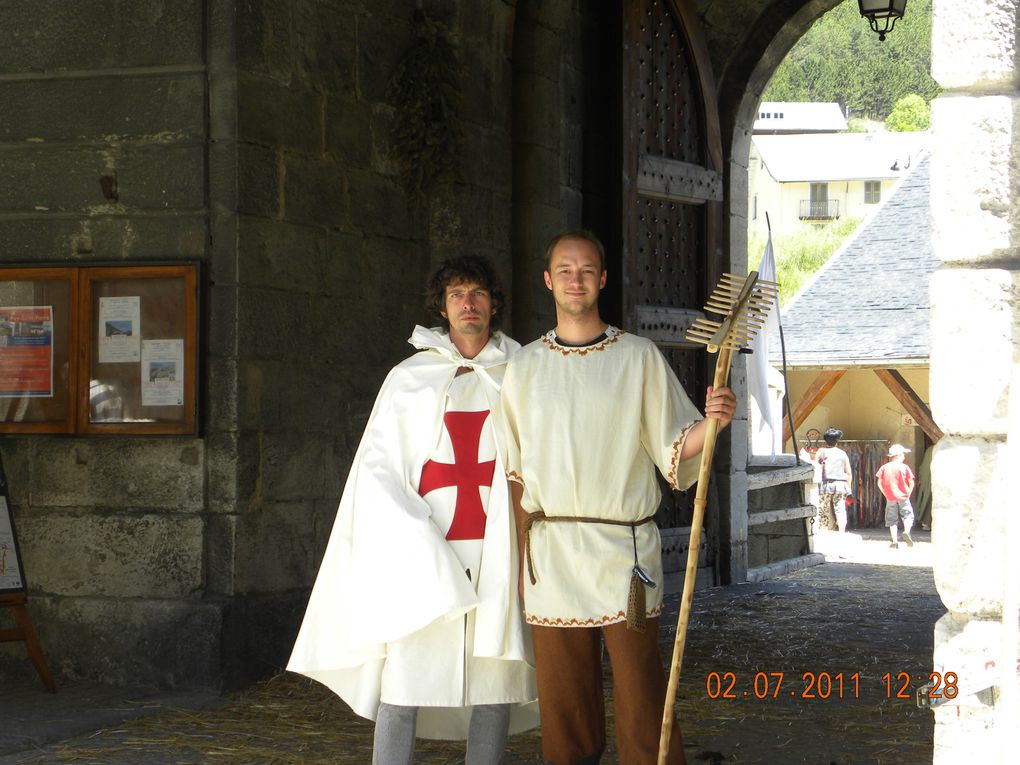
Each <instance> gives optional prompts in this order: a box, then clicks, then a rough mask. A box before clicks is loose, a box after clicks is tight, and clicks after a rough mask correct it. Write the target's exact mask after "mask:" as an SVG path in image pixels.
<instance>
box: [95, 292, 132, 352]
mask: <svg viewBox="0 0 1020 765" xmlns="http://www.w3.org/2000/svg"><path fill="white" fill-rule="evenodd" d="M140 306H141V298H139V297H138V296H134V297H101V298H99V363H100V364H117V363H121V362H125V361H138V360H139V352H138V348H139V343H140V341H141V339H142V322H141V318H140V317H141V312H140Z"/></svg>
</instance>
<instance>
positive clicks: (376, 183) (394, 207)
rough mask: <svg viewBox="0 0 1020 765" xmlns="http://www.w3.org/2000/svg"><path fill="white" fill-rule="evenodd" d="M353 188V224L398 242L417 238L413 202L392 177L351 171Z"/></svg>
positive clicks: (350, 177) (351, 204)
mask: <svg viewBox="0 0 1020 765" xmlns="http://www.w3.org/2000/svg"><path fill="white" fill-rule="evenodd" d="M347 179H348V182H349V184H350V188H351V189H354V190H355V191H356V193H354V194H350V193H349V192H348V193H349V204H350V224H351V226H353V227H354V228H355V229H356V230H358V231H361V232H363V233H366V234H382V235H384V236H389V237H395V238H398V239H410V238H411V237H412V236H413V235H414V226H413V221H412V219H411V208H410V201H409V200H408V199H407V196H406V195H405V194H404V191H403V189H402V188H401V187H400V185H399V184H398V183H397V182H396V181H395V180H393V179H392V178H389V177H386V176H382V175H379V174H378V173H372V172H367V171H365V170H358V169H354V168H352V169H351V170H350V171H348V173H347Z"/></svg>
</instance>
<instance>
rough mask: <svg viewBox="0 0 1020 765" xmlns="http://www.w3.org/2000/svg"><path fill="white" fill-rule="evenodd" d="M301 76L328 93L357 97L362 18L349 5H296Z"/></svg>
mask: <svg viewBox="0 0 1020 765" xmlns="http://www.w3.org/2000/svg"><path fill="white" fill-rule="evenodd" d="M293 5H294V11H293V18H294V46H295V51H294V61H295V70H296V73H297V77H298V78H299V79H300V81H302V82H304V83H305V84H307V85H308V86H309V87H311V88H313V89H315V90H317V91H320V92H324V93H347V94H350V95H354V92H355V75H356V69H357V63H358V37H357V31H358V24H359V17H358V15H357V14H356V13H352V12H351V9H350V8H349V7H344V6H346V5H349V4H347V3H319V2H303V3H294V4H293Z"/></svg>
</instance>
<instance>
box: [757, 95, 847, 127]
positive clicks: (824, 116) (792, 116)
mask: <svg viewBox="0 0 1020 765" xmlns="http://www.w3.org/2000/svg"><path fill="white" fill-rule="evenodd" d="M846 127H847V126H846V117H844V116H843V110H842V109H840V108H839V104H837V103H836V102H834V101H833V102H830V103H815V102H808V101H762V102H761V104H759V106H758V117H757V119H755V121H754V129H753V132H755V133H761V132H766V133H771V132H776V133H836V132H839V131H841V130H846Z"/></svg>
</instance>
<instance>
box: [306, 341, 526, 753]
mask: <svg viewBox="0 0 1020 765" xmlns="http://www.w3.org/2000/svg"><path fill="white" fill-rule="evenodd" d="M408 342H410V343H411V344H412V345H414V346H415V347H416V348H419V349H422V350H421V352H419V353H416V354H415V355H413V356H411V357H410V358H408V359H406V360H405V361H403V362H402V363H400V364H398V365H397V366H396V367H394V368H393V370H392V371H391V372H390V374H389V375H388V376H387V378H386V380H385V382H384V383H383V386H382V388H381V389H380V391H379V395H378V397H377V398H376V402H375V406H374V407H373V409H372V413H371V415H370V417H369V420H368V424H367V426H366V428H365V434H364V436H363V437H362V441H361V445H360V446H359V447H358V451H357V453H356V454H355V457H354V461H353V463H352V465H351V471H350V474H349V475H348V478H347V484H346V486H345V488H344V492H343V496H342V498H341V500H340V506H339V508H338V510H337V517H336V520H335V522H334V526H333V531H332V534H331V536H330V540H329V544H328V546H327V548H326V553H325V556H324V557H323V560H322V565H321V566H320V568H319V573H318V576H317V578H316V581H315V586H314V587H313V589H312V593H311V597H310V599H309V603H308V608H307V611H306V613H305V618H304V622H303V623H302V625H301V630H300V632H299V634H298V637H297V642H296V643H295V645H294V650H293V653H292V655H291V658H290V662H289V664H288V666H287V669H288V670H290V671H292V672H297V673H300V674H302V675H306V676H307V677H310V678H313V679H314V680H317V681H318V682H320V683H322V684H324V685H326V686H327V687H328V688H329V689H330V690H332V691H333V692H334V693H336V694H337V695H338V696H340V697H341V698H342V699H343V700H344V701H346V702H347V703H348V704H349V705H350V707H351V708H352V709H353V710H354V711H355V712H356V713H357V714H359V715H361V716H362V717H367V718H369V719H373V720H374V719H375V717H376V714H377V710H378V706H379V696H380V688H381V676H382V670H383V664H384V661H385V657H386V643H388V642H392V641H395V640H398V639H400V638H403V637H406V636H408V635H410V634H412V633H414V632H416V631H418V630H420V629H421V628H423V627H425V626H427V625H429V624H430V623H432V622H434V621H435V620H437V619H454V618H458V617H460V616H463V615H464V614H466V613H467V612H468V611H470V610H472V609H474V610H475V619H474V622H475V623H474V641H473V645H472V646H469V649H470V650H471V652H472V655H473V656H475V657H487V658H495V659H500V660H504V661H508V662H524V663H525V668H526V670H527V672H529V673H532V674H533V670H532V669H531V666H530V665H532V664H533V662H532V661H531V660H530V644H529V642H528V641H527V640H526V636H525V633H524V629H525V628H524V626H523V622H522V618H521V609H520V604H519V600H518V594H517V574H516V572H517V570H518V564H517V546H516V543H515V537H514V522H513V515H512V512H511V505H510V499H509V496H508V491H507V485H506V482H505V481H502V480H494V481H493V484H492V488H491V492H490V499H489V508H488V517H487V520H486V532H485V540H484V543H483V550H482V560H481V568H480V571H479V576H478V589H477V592H476V591H475V588H474V586H473V585H472V583H471V582H470V581H469V580H468V578H467V577H465V576H464V571H463V567H462V566H461V564H460V561H459V560H458V559H457V556H456V555H455V554H454V552H453V550H452V549H451V547H450V545H449V544H448V543H447V541H446V539H445V537H444V536H443V533H442V532H441V531H440V530H439V528H438V527H437V526H436V524H435V523H434V522H432V520H431V519H430V517H429V516H430V514H431V510H430V508H429V505H428V504H427V503H426V502H425V500H424V499H422V497H421V496H419V495H418V492H417V487H418V481H419V478H420V477H421V471H422V465H423V464H424V463H425V461H426V460H427V459H429V456H430V454H431V451H432V449H433V448H434V447H435V445H436V444H437V443H438V440H439V436H440V434H441V429H442V427H443V414H444V407H445V400H446V391H447V388H448V387H449V385H450V383H451V382H452V381H453V379H454V377H455V376H456V373H457V369H458V368H460V367H464V366H467V367H472V368H474V369H475V370H476V372H477V373H478V374H479V375H480V377H481V378H482V379H483V381H485V383H486V384H485V385H483V386H482V387H483V388H484V389H485V391H486V397H487V398H488V399H489V404H490V410H491V411H492V412H493V417H494V422H498V421H499V418H498V416H496V415H497V413H498V406H499V384H500V382H501V381H502V377H503V371H504V365H505V364H506V361H507V359H508V358H509V356H510V355H511V354H512V353H513V352H514V351H516V350H517V349H518V348H519V347H520V346H519V345H518V344H517V343H516V342H515V341H514V340H512V339H510V338H509V337H507V336H505V335H503V334H502V333H498V332H497V333H495V334H494V335H493V337H492V339H491V340H490V342H489V344H488V345H487V346H486V347H485V348H484V349H483V350H482V352H481V353H479V354H478V356H476V357H475V358H474V359H464V358H463V357H462V356H461V355H460V353H459V352H458V351H457V349H456V347H455V346H454V345H453V344H452V343H451V342H450V340H449V337H448V336H447V335H446V334H443V333H441V332H439V331H438V330H435V329H433V330H429V329H426V328H424V327H420V326H419V327H415V330H414V333H413V334H412V335H411V338H410V339H409V340H408ZM496 446H497V464H496V467H495V471H494V475H495V476H502V475H504V473H503V470H504V466H503V455H504V453H505V452H504V449H503V444H502V439H501V437H500V434H499V429H498V428H497V435H496ZM469 712H470V710H465V709H457V708H449V707H437V708H435V709H434V710H433V709H428V708H425V707H422V708H421V709H420V710H419V714H418V731H417V733H418V735H419V736H421V737H423V738H443V739H464V738H466V737H467V724H468V721H469V719H470V715H469ZM536 724H537V704H536V703H533V702H532V703H527V704H522V705H519V706H518V707H516V708H515V710H514V713H513V714H512V715H511V723H510V732H511V733H513V732H517V731H520V730H526V729H528V728H530V727H533V726H534V725H536Z"/></svg>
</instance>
